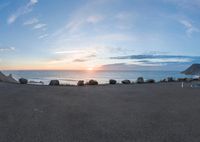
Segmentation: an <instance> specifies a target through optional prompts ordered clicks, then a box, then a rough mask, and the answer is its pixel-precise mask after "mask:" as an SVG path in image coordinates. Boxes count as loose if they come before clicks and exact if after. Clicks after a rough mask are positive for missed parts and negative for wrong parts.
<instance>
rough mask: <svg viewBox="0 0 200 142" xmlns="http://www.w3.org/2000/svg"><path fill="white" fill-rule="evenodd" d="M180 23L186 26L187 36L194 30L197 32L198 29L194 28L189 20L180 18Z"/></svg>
mask: <svg viewBox="0 0 200 142" xmlns="http://www.w3.org/2000/svg"><path fill="white" fill-rule="evenodd" d="M180 23H181V24H182V25H183V26H184V27H185V28H186V33H187V35H188V36H191V34H192V33H194V32H199V31H200V30H199V29H198V28H196V27H195V26H194V25H193V24H192V23H191V22H189V21H186V20H180Z"/></svg>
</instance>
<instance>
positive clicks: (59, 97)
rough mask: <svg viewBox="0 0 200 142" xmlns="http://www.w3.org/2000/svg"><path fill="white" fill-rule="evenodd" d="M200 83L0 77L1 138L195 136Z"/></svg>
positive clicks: (192, 141)
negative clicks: (8, 80) (71, 83)
mask: <svg viewBox="0 0 200 142" xmlns="http://www.w3.org/2000/svg"><path fill="white" fill-rule="evenodd" d="M199 141H200V89H192V88H183V89H182V88H180V83H175V84H159V85H158V84H149V85H147V84H145V85H113V86H112V85H111V86H91V87H48V86H33V85H13V84H5V83H0V142H199Z"/></svg>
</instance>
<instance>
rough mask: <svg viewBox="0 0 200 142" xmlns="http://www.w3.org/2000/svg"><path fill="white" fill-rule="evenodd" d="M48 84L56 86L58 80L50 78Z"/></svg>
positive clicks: (58, 83)
mask: <svg viewBox="0 0 200 142" xmlns="http://www.w3.org/2000/svg"><path fill="white" fill-rule="evenodd" d="M49 85H50V86H58V85H60V82H59V80H51V81H50V83H49Z"/></svg>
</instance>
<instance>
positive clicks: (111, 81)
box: [109, 79, 117, 84]
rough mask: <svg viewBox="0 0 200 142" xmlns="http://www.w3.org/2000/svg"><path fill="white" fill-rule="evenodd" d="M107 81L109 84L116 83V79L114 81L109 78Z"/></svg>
mask: <svg viewBox="0 0 200 142" xmlns="http://www.w3.org/2000/svg"><path fill="white" fill-rule="evenodd" d="M109 83H110V84H116V83H117V81H116V80H114V79H111V80H109Z"/></svg>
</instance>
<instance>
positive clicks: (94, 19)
mask: <svg viewBox="0 0 200 142" xmlns="http://www.w3.org/2000/svg"><path fill="white" fill-rule="evenodd" d="M102 20H103V16H100V15H94V16H89V17H88V18H87V20H86V21H87V22H88V23H92V24H95V23H98V22H100V21H102Z"/></svg>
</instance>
